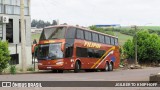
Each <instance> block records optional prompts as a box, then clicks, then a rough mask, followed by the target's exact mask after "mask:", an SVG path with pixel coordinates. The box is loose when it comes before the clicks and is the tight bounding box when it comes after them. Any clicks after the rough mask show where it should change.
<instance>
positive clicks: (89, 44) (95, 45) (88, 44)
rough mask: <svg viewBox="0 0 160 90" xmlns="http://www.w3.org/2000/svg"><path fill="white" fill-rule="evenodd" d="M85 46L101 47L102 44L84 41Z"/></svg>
mask: <svg viewBox="0 0 160 90" xmlns="http://www.w3.org/2000/svg"><path fill="white" fill-rule="evenodd" d="M84 46H85V47H90V48H101V44H97V43H93V42H88V41H85V42H84Z"/></svg>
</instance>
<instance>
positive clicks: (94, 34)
mask: <svg viewBox="0 0 160 90" xmlns="http://www.w3.org/2000/svg"><path fill="white" fill-rule="evenodd" d="M92 38H93V41H94V42H98V34H97V33H92Z"/></svg>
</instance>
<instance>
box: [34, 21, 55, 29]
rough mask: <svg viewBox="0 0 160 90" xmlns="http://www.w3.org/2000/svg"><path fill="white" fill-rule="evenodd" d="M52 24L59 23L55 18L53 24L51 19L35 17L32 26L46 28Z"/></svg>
mask: <svg viewBox="0 0 160 90" xmlns="http://www.w3.org/2000/svg"><path fill="white" fill-rule="evenodd" d="M51 25H57V22H56V20H53V22H52V24H51V23H50V22H49V21H43V20H36V19H33V20H32V22H31V27H36V28H44V27H47V26H51Z"/></svg>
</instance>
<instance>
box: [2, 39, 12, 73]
mask: <svg viewBox="0 0 160 90" xmlns="http://www.w3.org/2000/svg"><path fill="white" fill-rule="evenodd" d="M9 60H10V53H9V50H8V43H7V42H2V41H0V73H2V72H3V70H4V69H6V68H7V67H8V64H9Z"/></svg>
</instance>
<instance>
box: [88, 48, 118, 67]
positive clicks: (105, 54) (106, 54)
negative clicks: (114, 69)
mask: <svg viewBox="0 0 160 90" xmlns="http://www.w3.org/2000/svg"><path fill="white" fill-rule="evenodd" d="M114 49H115V46H113V47H112V48H110V49H109V50H108V51H107V52H106V53H105V54H103V56H102V57H101V58H100V59H99V60H98V61H97V62H96V63H95V64H94V65H93V66H92V67H91V69H93V68H94V67H95V66H96V65H98V64H99V63H100V61H101V60H102V59H103V58H104V57H105V56H106V55H107V54H108V53H109V52H110V51H111V50H114Z"/></svg>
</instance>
